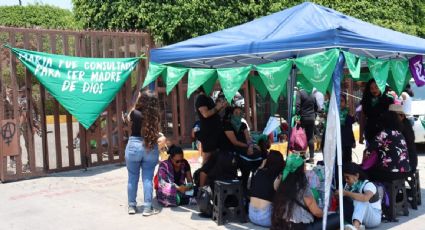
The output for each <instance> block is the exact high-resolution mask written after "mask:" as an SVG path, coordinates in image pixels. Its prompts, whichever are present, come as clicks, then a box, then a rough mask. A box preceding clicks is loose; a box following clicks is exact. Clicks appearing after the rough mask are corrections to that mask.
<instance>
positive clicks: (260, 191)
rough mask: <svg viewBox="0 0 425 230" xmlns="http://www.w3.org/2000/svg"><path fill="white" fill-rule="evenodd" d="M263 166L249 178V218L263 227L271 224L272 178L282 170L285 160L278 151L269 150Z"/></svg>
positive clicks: (273, 192)
mask: <svg viewBox="0 0 425 230" xmlns="http://www.w3.org/2000/svg"><path fill="white" fill-rule="evenodd" d="M265 162H266V163H265V165H264V167H262V168H260V169H258V170H257V172H256V173H255V175H254V176H253V177H252V179H251V188H250V191H249V193H250V196H251V197H250V203H249V212H248V214H249V219H250V221H251V222H252V223H254V224H256V225H260V226H263V227H270V226H271V214H272V202H273V199H274V194H275V189H274V187H273V183H274V180H275V179H276V178H277V176H278V175H279V173H280V172H281V171H282V169H283V167H284V165H285V161H284V160H283V156H282V154H281V153H280V152H278V151H273V150H272V151H270V154H268V156H267V159H266V160H265Z"/></svg>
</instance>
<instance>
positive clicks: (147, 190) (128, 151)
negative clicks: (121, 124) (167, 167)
mask: <svg viewBox="0 0 425 230" xmlns="http://www.w3.org/2000/svg"><path fill="white" fill-rule="evenodd" d="M158 158H159V151H158V146H157V145H155V146H154V148H153V149H152V150H150V151H146V149H145V147H144V145H143V139H142V138H141V137H130V138H129V140H128V143H127V147H126V148H125V163H126V165H127V171H128V184H127V194H128V206H136V205H137V202H136V197H137V187H138V184H139V177H140V169H142V171H141V172H142V181H143V199H144V205H145V207H151V206H152V193H153V186H152V180H153V174H154V170H155V166H156V165H157V164H158Z"/></svg>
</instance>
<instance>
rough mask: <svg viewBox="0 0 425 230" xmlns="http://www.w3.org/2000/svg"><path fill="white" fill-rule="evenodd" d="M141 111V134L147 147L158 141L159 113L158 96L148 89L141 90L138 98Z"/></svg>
mask: <svg viewBox="0 0 425 230" xmlns="http://www.w3.org/2000/svg"><path fill="white" fill-rule="evenodd" d="M139 101H140V112H141V113H142V136H143V142H144V145H145V147H146V148H147V149H153V147H154V146H155V145H156V144H157V142H158V137H159V126H160V123H159V122H160V119H159V118H160V114H159V101H158V97H157V96H156V95H155V94H154V93H153V92H152V91H150V90H146V91H143V92H142V94H141V95H140V98H139Z"/></svg>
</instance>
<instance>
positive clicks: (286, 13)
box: [151, 2, 425, 68]
mask: <svg viewBox="0 0 425 230" xmlns="http://www.w3.org/2000/svg"><path fill="white" fill-rule="evenodd" d="M335 47H337V48H344V49H346V50H347V51H349V52H351V53H354V54H358V55H366V56H369V57H372V58H375V57H378V58H391V57H396V56H397V55H398V56H400V55H402V56H404V57H411V56H414V55H417V54H425V40H424V39H420V38H417V37H414V36H411V35H407V34H403V33H400V32H396V31H393V30H389V29H385V28H382V27H379V26H376V25H373V24H370V23H367V22H364V21H361V20H358V19H356V18H353V17H350V16H347V15H344V14H342V13H340V12H337V11H335V10H332V9H329V8H326V7H323V6H320V5H316V4H314V3H310V2H305V3H303V4H300V5H298V6H295V7H292V8H289V9H286V10H283V11H280V12H277V13H274V14H271V15H269V16H265V17H262V18H259V19H256V20H254V21H251V22H248V23H245V24H242V25H239V26H235V27H232V28H229V29H225V30H222V31H218V32H214V33H211V34H207V35H204V36H199V37H196V38H192V39H189V40H186V41H183V42H179V43H176V44H173V45H170V46H166V47H163V48H158V49H153V50H151V61H152V62H156V63H161V64H180V65H183V66H186V67H202V68H219V67H220V68H222V67H234V66H241V65H249V64H262V63H267V62H273V61H277V60H282V59H286V58H291V57H302V56H305V55H309V54H312V53H317V52H320V51H324V50H326V49H329V48H335Z"/></svg>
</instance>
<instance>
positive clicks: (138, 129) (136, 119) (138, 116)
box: [130, 109, 142, 137]
mask: <svg viewBox="0 0 425 230" xmlns="http://www.w3.org/2000/svg"><path fill="white" fill-rule="evenodd" d="M130 120H131V121H132V124H131V136H133V137H141V136H142V113H141V112H140V111H139V110H137V109H135V110H133V111H131V113H130Z"/></svg>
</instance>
